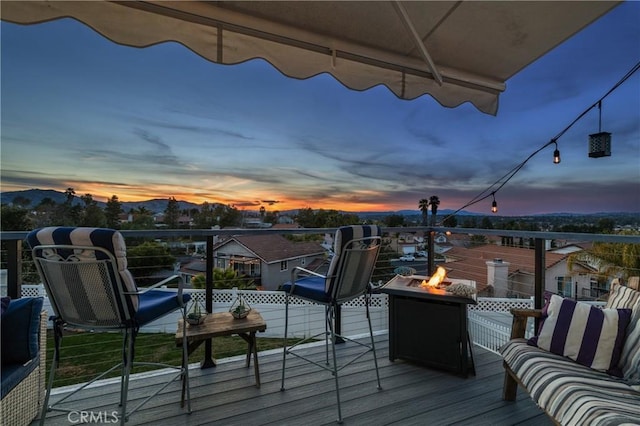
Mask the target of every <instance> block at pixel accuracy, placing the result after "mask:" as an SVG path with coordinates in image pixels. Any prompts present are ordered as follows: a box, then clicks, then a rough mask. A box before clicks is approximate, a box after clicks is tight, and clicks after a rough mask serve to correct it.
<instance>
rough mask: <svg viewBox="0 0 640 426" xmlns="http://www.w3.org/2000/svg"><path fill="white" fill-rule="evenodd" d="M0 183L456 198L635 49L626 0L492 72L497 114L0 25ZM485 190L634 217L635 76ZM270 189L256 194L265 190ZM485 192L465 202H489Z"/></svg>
mask: <svg viewBox="0 0 640 426" xmlns="http://www.w3.org/2000/svg"><path fill="white" fill-rule="evenodd" d="M0 25H1V27H0V28H1V36H2V37H1V43H2V45H1V49H2V65H1V67H2V68H1V72H2V86H1V90H2V92H1V95H2V111H1V119H2V121H1V126H2V127H1V139H0V142H1V163H0V168H1V179H2V181H1V190H2V191H3V192H5V191H15V190H23V189H30V188H40V189H55V190H60V191H64V190H65V189H66V188H67V187H73V188H74V189H75V191H76V193H77V194H78V195H82V194H86V193H90V194H92V195H93V197H94V198H95V199H98V200H100V201H105V200H106V199H107V198H109V197H111V196H112V195H117V196H118V197H119V199H120V200H121V201H142V200H146V199H151V198H168V197H171V196H172V197H176V198H177V199H178V200H185V201H192V202H195V203H202V202H204V201H208V202H210V203H214V202H221V203H225V204H232V205H235V206H236V207H238V208H244V209H255V210H257V209H258V208H259V207H260V205H264V206H265V207H266V208H267V209H268V210H272V209H273V210H287V209H295V208H304V207H312V208H325V209H329V208H331V209H340V210H346V211H389V210H400V209H415V210H417V209H418V201H419V200H420V199H422V198H429V197H430V196H432V195H437V196H438V197H439V198H440V200H441V204H440V206H439V208H440V209H454V210H455V209H458V208H460V207H462V206H463V205H465V204H466V203H467V202H468V201H469V200H471V199H472V198H473V197H474V196H476V195H477V194H478V193H479V192H481V191H483V190H484V189H486V188H487V187H488V186H489V185H491V184H492V183H494V182H495V181H496V180H497V179H498V178H500V177H501V176H503V175H504V174H505V173H507V172H508V171H509V170H511V169H512V168H513V167H514V166H515V165H517V164H518V163H520V162H521V161H522V160H524V159H525V158H526V157H527V156H528V155H529V154H531V153H532V152H534V151H535V150H536V149H538V148H540V147H541V146H542V145H544V144H545V143H546V142H548V141H549V140H550V139H551V138H553V137H554V136H556V135H557V134H558V133H559V132H560V131H562V130H563V129H564V128H565V127H567V126H568V125H569V124H570V123H571V122H572V121H573V120H574V119H576V118H577V117H578V116H579V115H580V114H581V113H582V112H583V111H584V110H585V109H587V108H588V107H590V106H591V105H593V104H594V102H595V101H597V100H598V99H599V98H600V97H602V96H603V95H604V94H605V93H607V91H609V89H611V88H612V87H613V86H614V85H615V84H616V83H617V82H618V81H619V80H620V79H621V78H622V77H623V76H624V75H625V74H626V73H627V72H628V71H629V70H630V69H632V68H633V66H634V65H635V64H636V63H638V61H640V2H626V3H624V4H622V5H621V6H619V7H617V8H615V9H614V10H613V11H612V12H610V13H609V14H608V15H606V16H604V17H603V18H601V19H600V20H599V21H597V22H595V23H594V24H592V25H590V26H589V27H587V28H586V29H585V30H583V31H582V32H580V33H579V34H577V35H576V36H574V37H573V38H571V39H569V40H568V41H567V42H565V43H564V44H562V45H560V46H559V47H558V48H556V49H554V50H552V51H551V52H549V53H548V54H547V55H545V56H544V57H543V58H541V59H539V60H538V61H536V62H534V63H533V64H531V65H530V66H528V67H527V68H525V69H524V70H523V71H521V72H520V73H518V74H517V75H516V76H515V77H513V78H512V79H510V80H509V81H507V90H506V91H505V93H503V94H502V95H501V97H500V107H499V110H498V115H497V116H496V117H494V116H490V115H487V114H483V113H480V112H478V111H477V110H476V109H475V108H474V107H472V106H471V105H469V104H465V105H463V106H461V107H458V108H455V109H448V108H444V107H442V106H440V105H439V104H438V103H437V102H436V101H434V100H433V99H432V98H431V97H429V96H423V97H421V98H419V99H416V100H413V101H403V100H399V99H397V98H396V97H395V96H394V95H393V94H392V93H391V92H390V91H389V90H387V89H386V88H385V87H376V88H374V89H371V90H368V91H365V92H356V91H351V90H349V89H347V88H345V87H344V86H342V85H341V84H340V83H339V82H337V81H336V80H334V79H333V78H332V77H331V76H328V75H321V76H316V77H313V78H311V79H308V80H302V81H300V80H294V79H290V78H287V77H285V76H283V75H282V74H280V72H279V71H277V70H276V69H274V68H273V67H272V66H271V65H269V64H268V63H266V62H264V61H261V60H254V61H250V62H247V63H244V64H241V65H233V66H223V65H216V64H213V63H210V62H208V61H206V60H204V59H202V58H201V57H199V56H198V55H196V54H194V53H193V52H191V51H190V50H188V49H186V48H185V47H183V46H181V45H178V44H176V43H165V44H161V45H158V46H154V47H150V48H145V49H136V48H130V47H124V46H119V45H117V44H114V43H112V42H110V41H109V40H107V39H105V38H103V37H102V36H100V35H99V34H97V33H95V32H94V31H93V30H91V29H89V28H88V27H86V26H84V25H83V24H80V23H78V22H76V21H73V20H70V19H67V20H60V21H54V22H50V23H46V24H41V25H34V26H20V25H14V24H9V23H6V22H2V23H1V24H0ZM602 130H603V131H608V132H611V133H612V138H613V142H612V156H611V157H604V158H598V159H594V158H589V157H588V155H587V153H588V135H589V134H591V133H597V132H598V112H597V109H594V110H592V111H591V112H589V113H588V114H586V115H585V116H584V117H583V118H582V119H581V120H580V121H579V122H578V123H576V125H575V126H573V127H572V128H571V129H570V130H569V131H568V132H567V133H566V134H564V135H563V136H562V137H561V138H560V139H559V140H558V146H559V149H560V152H561V156H562V162H561V163H560V164H559V165H554V164H553V163H552V153H553V149H554V148H553V147H548V148H546V149H545V150H544V151H542V152H540V153H539V154H538V155H536V156H535V157H534V158H532V159H531V160H530V161H529V163H528V164H527V166H525V167H524V168H523V169H522V170H521V171H520V172H519V173H518V174H517V175H516V176H515V177H514V178H513V179H512V180H511V181H510V182H509V183H508V184H507V185H505V186H504V188H502V189H501V190H500V191H499V192H498V194H497V195H496V200H497V201H498V203H499V208H500V214H502V215H523V214H536V213H550V212H574V213H593V212H603V211H610V212H613V211H625V212H638V213H640V72H637V73H635V74H634V75H633V76H632V77H631V78H630V79H629V80H627V81H626V82H625V83H624V84H623V85H621V86H620V87H619V88H618V89H617V90H615V91H614V92H613V93H612V94H611V95H609V96H608V97H607V98H606V99H605V101H604V102H603V104H602ZM269 200H271V201H277V203H269V202H268V201H269ZM490 206H491V199H487V200H484V201H483V202H481V203H478V204H475V205H473V206H471V207H469V208H468V209H467V210H470V211H475V212H480V213H488V212H489V210H490Z"/></svg>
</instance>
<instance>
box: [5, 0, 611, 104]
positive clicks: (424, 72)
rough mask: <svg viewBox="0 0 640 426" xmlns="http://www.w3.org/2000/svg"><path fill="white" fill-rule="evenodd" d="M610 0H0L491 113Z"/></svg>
mask: <svg viewBox="0 0 640 426" xmlns="http://www.w3.org/2000/svg"><path fill="white" fill-rule="evenodd" d="M619 3H620V2H616V1H504V2H500V1H486V2H485V1H433V2H420V1H406V2H402V1H370V2H369V1H367V2H351V1H299V2H271V1H223V2H204V1H203V2H189V1H123V2H107V1H2V2H1V3H0V7H1V18H2V20H5V21H9V22H14V23H20V24H35V23H40V22H44V21H50V20H54V19H59V18H65V17H71V18H74V19H77V20H79V21H81V22H83V23H85V24H87V25H88V26H90V27H91V28H93V29H94V30H96V31H98V32H99V33H101V34H102V35H104V36H105V37H107V38H109V39H110V40H112V41H114V42H116V43H120V44H124V45H128V46H135V47H145V46H150V45H154V44H157V43H162V42H166V41H175V42H179V43H182V44H183V45H185V46H186V47H188V48H189V49H191V50H193V51H194V52H196V53H197V54H199V55H201V56H202V57H204V58H206V59H208V60H210V61H212V62H216V63H220V64H236V63H239V62H243V61H247V60H250V59H254V58H263V59H265V60H267V61H269V62H270V63H271V64H272V65H273V66H274V67H276V68H277V69H279V70H280V71H281V72H282V73H284V74H285V75H287V76H289V77H294V78H300V79H304V78H309V77H312V76H315V75H318V74H320V73H329V74H331V75H332V76H334V77H335V78H336V79H337V80H339V81H340V82H342V83H343V84H344V85H345V86H347V87H349V88H351V89H355V90H366V89H369V88H371V87H374V86H377V85H385V86H386V87H388V88H389V90H391V91H392V92H393V93H395V94H396V95H397V96H398V97H400V98H402V99H414V98H417V97H419V96H422V95H424V94H429V95H431V96H432V97H433V98H435V99H436V100H437V101H438V102H439V103H440V104H442V105H444V106H447V107H456V106H458V105H460V104H462V103H464V102H471V103H472V104H473V105H475V106H476V108H478V109H479V110H480V111H483V112H486V113H489V114H496V113H497V110H498V97H499V95H500V93H501V92H503V91H504V90H505V82H506V81H507V80H508V79H509V78H510V77H512V76H513V75H514V74H516V73H517V72H518V71H520V70H521V69H523V68H524V67H526V66H527V65H528V64H530V63H532V62H533V61H535V60H536V59H538V58H539V57H541V56H542V55H544V54H545V53H547V52H548V51H549V50H551V49H553V48H554V47H555V46H557V45H559V44H560V43H562V42H563V41H564V40H566V39H567V38H569V37H571V36H572V35H573V34H575V33H576V32H578V31H580V30H581V29H582V28H584V27H585V26H587V25H588V24H590V23H591V22H593V21H594V20H596V19H598V18H599V17H601V16H602V15H603V14H605V13H607V12H608V11H610V10H611V9H612V8H613V7H615V6H616V5H618V4H619Z"/></svg>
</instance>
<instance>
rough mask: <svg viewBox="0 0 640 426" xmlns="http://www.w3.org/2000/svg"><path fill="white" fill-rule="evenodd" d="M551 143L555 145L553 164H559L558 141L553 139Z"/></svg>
mask: <svg viewBox="0 0 640 426" xmlns="http://www.w3.org/2000/svg"><path fill="white" fill-rule="evenodd" d="M553 143H554V144H555V145H556V149H555V151H553V164H560V151H559V150H558V142H556V141H555V140H553Z"/></svg>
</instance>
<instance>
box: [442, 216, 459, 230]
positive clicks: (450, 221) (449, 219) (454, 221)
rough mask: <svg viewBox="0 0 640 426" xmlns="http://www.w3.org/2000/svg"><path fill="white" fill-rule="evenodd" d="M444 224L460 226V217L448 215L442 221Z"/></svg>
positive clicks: (450, 226) (449, 226)
mask: <svg viewBox="0 0 640 426" xmlns="http://www.w3.org/2000/svg"><path fill="white" fill-rule="evenodd" d="M442 226H446V227H447V228H455V227H456V226H458V219H456V217H455V216H454V215H451V216H447V217H445V218H444V220H443V221H442Z"/></svg>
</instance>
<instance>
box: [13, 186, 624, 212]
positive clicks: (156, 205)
mask: <svg viewBox="0 0 640 426" xmlns="http://www.w3.org/2000/svg"><path fill="white" fill-rule="evenodd" d="M16 197H22V198H23V199H25V200H29V202H30V203H29V204H28V205H26V206H27V207H35V206H37V205H38V204H40V203H41V202H42V200H44V199H45V198H50V199H51V200H53V201H55V202H56V203H58V204H60V203H64V202H65V201H66V199H67V197H66V194H65V193H64V192H61V191H56V190H53V189H27V190H24V191H7V192H0V202H1V203H2V204H12V203H13V202H14V200H15V199H16ZM96 202H97V203H98V206H100V207H102V208H104V207H105V206H106V204H107V203H106V202H104V201H97V200H96ZM121 203H122V209H123V210H124V211H125V212H128V211H129V210H131V209H137V208H140V207H144V208H145V209H147V210H149V211H151V212H154V213H162V212H164V211H165V209H166V208H167V204H168V203H169V199H158V198H156V199H152V200H144V201H121ZM73 204H74V205H75V204H81V205H82V204H84V203H83V201H82V199H81V198H80V197H79V196H77V195H76V196H75V197H74V201H73ZM178 205H179V207H180V209H181V210H191V209H194V208H195V209H199V208H200V204H196V203H191V202H188V201H178ZM257 210H258V208H256V211H257ZM297 212H298V210H297V209H295V210H281V211H280V213H281V214H296V213H297ZM348 213H354V214H357V215H359V216H361V217H369V218H374V217H375V218H383V217H385V216H389V215H394V214H396V215H401V216H420V214H421V213H420V211H419V210H418V209H417V208H416V209H415V210H397V211H386V212H366V211H365V212H348ZM452 213H454V210H450V209H443V210H438V215H439V216H446V215H449V214H452ZM455 214H456V216H486V213H474V212H469V211H466V210H462V211H459V212H456V213H455ZM616 214H623V213H611V212H608V213H606V212H605V213H594V214H590V215H589V216H596V217H597V216H605V217H609V216H611V215H616ZM531 216H584V214H580V213H550V214H538V215H531Z"/></svg>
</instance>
